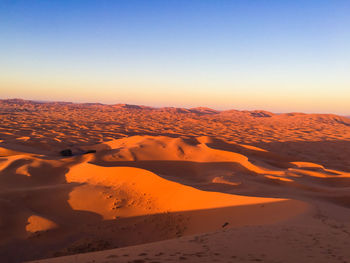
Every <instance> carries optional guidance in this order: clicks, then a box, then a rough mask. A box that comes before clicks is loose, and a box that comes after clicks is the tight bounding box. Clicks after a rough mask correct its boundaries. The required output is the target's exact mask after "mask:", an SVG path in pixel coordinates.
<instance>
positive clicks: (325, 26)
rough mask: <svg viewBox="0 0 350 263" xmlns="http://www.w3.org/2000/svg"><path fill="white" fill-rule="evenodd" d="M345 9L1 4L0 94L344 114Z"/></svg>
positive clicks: (349, 9)
mask: <svg viewBox="0 0 350 263" xmlns="http://www.w3.org/2000/svg"><path fill="white" fill-rule="evenodd" d="M349 14H350V1H348V0H346V1H337V0H329V1H323V0H308V1H304V0H300V1H298V0H294V1H288V0H284V1H281V0H276V1H272V0H271V1H268V0H242V1H238V0H237V1H234V0H217V1H215V0H210V1H209V0H177V1H175V0H159V1H153V0H147V1H145V0H143V1H141V0H125V1H117V0H116V1H104V0H98V1H97V0H96V1H91V0H69V1H68V0H59V1H55V0H50V1H46V0H42V1H35V0H22V1H20V0H12V1H9V0H0V98H2V99H6V98H23V99H33V100H54V101H73V102H101V103H107V104H115V103H129V104H142V105H148V106H155V107H162V106H174V107H186V108H190V107H198V106H203V107H211V108H214V109H219V110H224V109H240V110H253V109H264V110H269V111H273V112H314V113H336V114H342V115H350V103H349V102H350V15H349Z"/></svg>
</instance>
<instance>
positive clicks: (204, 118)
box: [0, 99, 350, 263]
mask: <svg viewBox="0 0 350 263" xmlns="http://www.w3.org/2000/svg"><path fill="white" fill-rule="evenodd" d="M0 112H1V116H0V260H1V262H23V261H31V260H34V262H134V263H137V262H139V263H142V262H179V261H181V262H182V261H183V262H254V261H255V262H259V261H260V262H343V263H344V262H350V250H349V249H348V248H349V246H350V158H349V156H350V119H349V118H346V117H342V116H337V115H332V114H303V113H290V114H274V113H270V112H266V111H236V110H230V111H221V112H220V111H215V110H212V109H208V108H195V109H182V108H150V107H145V106H137V105H127V104H118V105H102V104H74V103H63V102H56V103H39V102H33V101H25V100H17V99H16V100H2V101H0ZM64 149H71V150H72V152H73V156H68V157H63V156H60V154H59V152H60V151H61V150H64ZM87 151H92V152H91V153H88V154H84V153H85V152H87ZM39 260H42V261H39Z"/></svg>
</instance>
